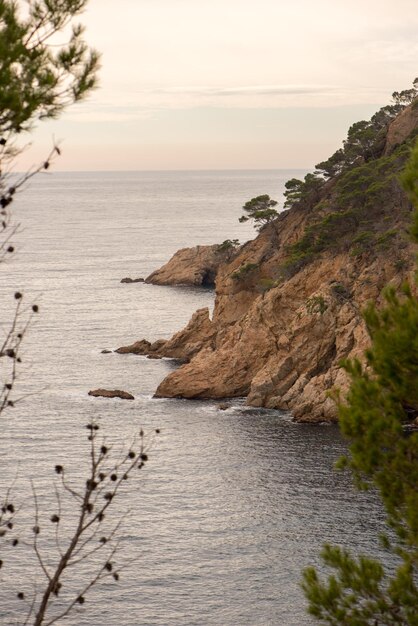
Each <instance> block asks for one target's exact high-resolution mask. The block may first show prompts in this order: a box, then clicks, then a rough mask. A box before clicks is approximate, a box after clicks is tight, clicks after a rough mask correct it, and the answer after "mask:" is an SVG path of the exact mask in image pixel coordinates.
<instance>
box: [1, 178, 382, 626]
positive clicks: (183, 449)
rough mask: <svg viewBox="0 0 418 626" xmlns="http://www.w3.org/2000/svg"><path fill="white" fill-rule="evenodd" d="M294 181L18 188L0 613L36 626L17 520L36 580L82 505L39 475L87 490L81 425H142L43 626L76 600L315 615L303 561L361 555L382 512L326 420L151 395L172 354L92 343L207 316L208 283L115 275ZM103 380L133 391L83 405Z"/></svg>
mask: <svg viewBox="0 0 418 626" xmlns="http://www.w3.org/2000/svg"><path fill="white" fill-rule="evenodd" d="M304 173H305V172H300V171H293V170H292V171H290V170H289V171H284V170H277V171H273V170H269V171H166V172H82V173H79V172H66V173H53V172H49V171H48V172H45V173H43V174H40V175H38V176H37V177H35V178H33V179H32V180H31V181H30V183H27V184H26V185H25V186H24V188H23V189H22V190H21V191H20V192H19V194H18V195H17V196H16V200H15V202H14V203H13V205H12V207H13V220H14V223H15V224H16V225H18V229H17V232H16V233H15V235H14V236H13V244H14V246H15V253H14V254H13V255H11V258H10V259H9V260H8V261H7V262H6V263H3V264H2V265H1V266H0V316H1V317H0V321H1V328H0V331H1V333H2V335H4V334H5V333H6V332H7V329H8V328H9V325H10V323H11V319H12V315H13V311H14V306H15V304H16V300H15V299H14V293H15V292H16V291H19V292H22V293H23V314H22V315H23V317H22V320H21V323H22V324H23V323H24V319H26V317H30V315H31V307H32V305H33V304H36V305H38V307H39V312H38V313H37V314H35V315H33V316H32V319H31V322H30V324H29V327H28V329H27V331H26V335H25V337H24V342H23V348H22V364H21V365H20V369H19V373H18V381H17V387H16V390H15V398H16V399H17V400H18V401H17V402H16V404H15V406H14V407H12V408H10V409H9V410H7V411H5V412H4V413H3V414H2V415H1V417H0V421H1V431H0V432H1V445H0V494H1V495H3V496H4V494H5V493H6V490H7V489H8V488H10V489H11V492H10V495H9V498H10V501H13V503H14V505H15V507H16V517H15V520H14V528H13V529H11V530H10V531H9V532H8V534H7V535H6V536H5V537H3V538H0V558H1V559H2V560H3V567H2V568H1V569H0V624H2V625H3V626H9V625H12V624H19V625H21V624H24V623H29V624H30V623H32V621H31V620H33V615H32V616H31V617H30V618H29V619H28V622H25V620H26V619H27V616H28V615H29V614H30V609H31V603H32V601H33V598H35V599H36V602H38V601H39V599H40V598H41V596H42V591H43V589H44V588H45V585H46V582H47V579H46V574H45V572H44V571H43V568H42V566H41V564H40V562H39V560H38V558H37V557H36V555H35V553H34V534H33V530H32V529H33V527H34V526H35V525H39V528H40V533H39V536H37V548H38V552H39V554H40V559H41V560H42V563H43V567H44V569H45V570H46V572H47V573H50V572H52V571H54V564H56V562H57V559H58V558H59V551H60V550H61V551H62V550H63V549H65V545H67V544H66V541H68V538H69V537H70V536H71V529H72V528H73V526H72V524H74V523H75V521H76V514H77V507H78V500H77V496H74V494H71V493H70V491H69V490H66V489H65V488H64V487H63V484H62V482H61V476H60V475H57V474H56V472H55V471H54V467H55V466H56V465H57V464H61V465H62V466H63V467H64V468H65V479H66V481H67V483H66V484H67V486H70V489H71V490H72V491H74V492H76V493H79V492H80V491H82V490H83V488H84V485H85V480H86V477H87V476H88V469H89V462H90V458H91V457H90V454H91V443H90V442H89V441H88V438H87V437H88V435H89V431H88V430H87V429H86V425H87V424H88V423H89V422H90V420H92V419H93V420H94V421H95V423H96V424H97V425H98V426H99V430H98V431H97V437H98V439H97V441H98V444H100V442H101V441H102V439H101V438H103V441H104V442H105V445H106V446H107V447H108V448H109V449H110V453H109V455H110V456H111V457H112V458H114V459H119V458H121V457H122V456H123V453H124V452H123V451H124V450H125V451H126V450H129V449H131V446H133V447H134V448H135V446H138V445H139V443H138V441H136V442H135V443H132V440H135V437H138V433H139V432H140V431H141V429H142V430H143V432H144V441H145V446H146V453H147V455H148V457H149V458H148V461H147V462H146V463H145V466H144V467H143V468H142V469H141V470H139V469H137V470H135V472H133V473H132V474H131V475H130V477H129V480H127V481H125V482H124V483H123V484H122V486H121V489H120V492H119V494H118V496H117V497H116V498H115V499H114V502H112V508H110V509H109V511H108V512H107V513H106V520H105V522H106V523H107V524H108V526H105V525H103V529H104V530H103V531H102V530H101V529H100V532H99V534H97V533H96V534H94V533H93V534H92V535H91V536H89V541H88V542H87V544H86V546H87V547H86V548H85V550H88V551H89V558H88V559H80V562H79V563H75V564H74V566H73V567H72V568H69V570H68V571H67V572H66V573H65V576H64V577H63V580H62V583H63V587H62V590H61V591H60V594H59V596H58V598H55V597H54V601H53V602H52V603H51V605H50V607H49V612H48V619H49V620H50V621H51V620H52V619H53V618H56V617H57V616H59V615H61V614H62V613H64V612H65V610H66V608H68V606H69V605H70V604H71V603H73V601H74V600H75V599H76V598H77V597H79V596H80V595H83V597H84V598H85V602H84V603H83V604H79V603H78V602H76V603H75V604H74V606H73V607H72V609H71V611H70V612H69V613H68V614H67V615H65V616H63V617H58V619H57V621H56V622H55V623H57V624H59V625H60V624H62V625H63V626H67V625H71V626H116V625H118V626H304V625H308V624H314V623H316V622H315V620H314V619H313V618H312V617H310V616H309V615H308V613H307V603H306V600H305V598H304V595H303V592H302V589H301V578H302V571H303V569H304V568H305V567H308V566H310V565H313V566H315V567H316V568H318V570H319V571H320V572H322V573H323V574H324V573H325V570H324V568H323V566H322V563H321V559H320V551H321V547H322V545H323V544H324V543H332V544H338V545H340V546H342V547H344V548H347V549H351V550H353V551H354V552H363V553H376V551H377V550H378V545H377V535H378V534H379V532H380V531H381V530H382V527H383V514H382V511H381V509H380V507H379V504H378V502H377V500H376V498H375V496H374V494H373V493H370V492H368V493H358V492H357V491H356V490H355V489H354V487H353V484H352V479H351V476H350V475H349V474H348V473H344V472H337V471H336V470H335V469H334V464H335V462H336V461H337V459H338V458H339V457H340V456H341V455H342V454H344V453H345V452H346V451H347V445H346V443H345V441H344V440H343V439H342V437H341V435H340V433H339V430H338V427H336V426H330V425H307V424H297V423H294V422H293V421H292V416H291V415H290V414H289V413H287V412H282V411H272V410H266V409H258V408H251V407H248V406H246V405H245V399H243V398H238V399H233V400H231V401H230V403H229V404H230V406H229V408H228V409H227V410H225V411H221V410H219V408H218V404H219V402H217V401H200V400H195V401H190V400H181V399H155V398H153V394H154V392H155V389H156V388H157V386H158V384H159V382H160V381H161V380H162V379H163V378H164V377H165V376H166V375H167V374H168V373H169V372H171V371H172V370H173V369H174V368H176V367H178V364H177V363H176V362H175V361H172V360H168V359H163V360H151V359H147V358H145V357H142V356H136V355H132V354H128V355H121V354H117V353H114V352H110V353H103V352H102V351H103V350H110V351H113V350H114V349H116V348H118V347H119V346H121V345H127V344H130V343H132V342H134V341H136V340H139V339H142V338H146V339H148V340H156V339H158V338H169V337H170V336H171V335H172V334H173V333H174V332H176V331H178V330H179V329H181V328H182V327H183V326H184V325H185V324H186V323H187V322H188V320H189V318H190V317H191V315H192V313H193V312H194V311H195V310H196V309H198V308H202V307H209V309H210V310H212V308H213V304H214V292H213V291H212V290H210V289H207V288H201V287H196V288H191V287H180V286H179V287H160V286H153V285H148V284H144V283H133V284H123V283H121V282H120V281H121V279H122V278H124V277H131V278H138V277H146V276H147V275H148V274H150V273H151V272H152V271H153V270H155V269H156V268H158V267H160V266H161V265H162V264H163V263H165V262H166V261H167V260H168V259H169V258H170V257H171V255H172V254H173V253H174V252H176V250H178V249H179V248H183V247H188V246H194V245H197V244H202V245H203V244H213V243H221V242H222V241H224V240H225V239H239V240H240V241H241V242H244V241H247V240H248V239H250V238H253V237H254V235H255V231H254V229H253V227H252V225H251V224H250V223H245V224H241V223H239V222H238V218H239V217H240V215H241V214H242V206H243V204H244V203H245V202H246V201H247V200H249V199H250V198H252V197H255V196H257V195H260V194H269V195H270V196H271V197H272V198H274V199H276V200H278V202H279V207H282V206H283V190H284V183H285V182H286V180H288V179H289V178H292V177H300V176H301V175H303V174H304ZM25 316H26V317H25ZM98 387H103V388H106V389H122V390H125V391H128V392H130V393H132V394H133V395H134V397H135V399H134V400H133V401H123V400H119V399H105V398H93V397H90V396H89V395H88V391H89V390H91V389H95V388H98ZM156 430H159V431H160V432H159V433H156ZM102 443H103V442H102ZM136 450H138V448H136ZM54 514H55V515H57V514H59V517H60V519H61V521H60V523H59V524H56V523H55V524H54V523H53V522H52V521H51V516H52V515H54ZM119 522H121V525H120V526H118V528H117V529H116V532H115V535H114V537H115V540H116V539H117V551H116V553H115V554H112V553H111V552H109V551H108V552H106V550H110V548H109V546H108V545H102V544H100V545H101V546H102V547H101V548H100V550H99V549H98V545H99V539H100V537H101V533H102V532H103V533H105V534H106V533H107V536H108V537H110V535H111V533H112V530H109V528H110V527H111V525H112V524H113V525H114V526H113V527H116V526H117V525H118V524H119ZM103 524H104V522H103ZM106 529H107V530H106ZM13 538H15V539H16V538H17V539H18V542H19V543H18V544H17V545H15V546H13ZM110 543H111V542H110ZM83 554H84V553H83ZM80 556H81V554H80ZM109 560H110V561H111V562H112V567H113V570H112V572H113V573H115V572H119V568H120V577H119V580H118V581H116V580H114V578H113V577H112V576H110V575H109V576H108V577H106V578H104V579H103V580H101V579H100V580H98V582H97V583H96V584H95V585H94V586H93V587H92V588H91V589H89V590H88V591H86V592H84V590H85V587H86V585H88V583H89V581H90V580H92V578H94V577H95V575H96V574H97V572H99V571H100V569H101V568H102V567H103V565H104V564H105V563H106V562H108V561H109ZM106 571H107V570H106ZM108 573H109V572H108ZM18 593H24V599H23V600H22V599H19V598H18V597H17V594H18ZM50 621H48V620H47V621H45V623H50Z"/></svg>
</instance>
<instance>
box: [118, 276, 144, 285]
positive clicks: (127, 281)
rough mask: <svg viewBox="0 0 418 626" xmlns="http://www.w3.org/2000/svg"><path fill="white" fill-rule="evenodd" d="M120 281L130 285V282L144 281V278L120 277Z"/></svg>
mask: <svg viewBox="0 0 418 626" xmlns="http://www.w3.org/2000/svg"><path fill="white" fill-rule="evenodd" d="M120 282H121V283H127V284H128V285H130V284H131V283H144V282H145V278H129V277H126V278H122V280H121V281H120Z"/></svg>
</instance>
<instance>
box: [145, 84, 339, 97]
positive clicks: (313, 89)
mask: <svg viewBox="0 0 418 626" xmlns="http://www.w3.org/2000/svg"><path fill="white" fill-rule="evenodd" d="M339 89H340V88H339V87H332V86H326V85H247V86H242V87H172V88H166V87H161V88H155V89H144V90H142V93H144V94H167V95H168V94H172V95H175V94H181V95H190V96H211V97H213V96H215V97H216V96H219V97H228V96H275V95H276V96H287V95H300V94H305V95H306V94H320V93H323V94H328V93H330V91H338V90H339ZM138 93H141V91H140V92H138Z"/></svg>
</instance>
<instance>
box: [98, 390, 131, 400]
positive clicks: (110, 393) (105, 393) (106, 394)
mask: <svg viewBox="0 0 418 626" xmlns="http://www.w3.org/2000/svg"><path fill="white" fill-rule="evenodd" d="M88 395H89V396H93V397H94V398H120V399H121V400H135V398H134V396H133V395H132V394H131V393H128V392H127V391H122V390H121V389H113V390H110V389H93V390H92V391H89V393H88Z"/></svg>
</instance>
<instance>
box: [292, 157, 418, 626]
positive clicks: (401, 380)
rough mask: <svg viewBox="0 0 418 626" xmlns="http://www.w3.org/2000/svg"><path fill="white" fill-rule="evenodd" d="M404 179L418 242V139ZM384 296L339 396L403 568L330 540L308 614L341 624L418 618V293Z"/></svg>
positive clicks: (355, 460)
mask: <svg viewBox="0 0 418 626" xmlns="http://www.w3.org/2000/svg"><path fill="white" fill-rule="evenodd" d="M402 178H403V184H404V186H405V189H406V190H407V191H408V193H409V194H410V197H411V199H412V201H413V203H414V205H415V207H416V209H415V212H414V217H413V224H412V228H411V234H412V237H413V238H414V240H415V241H416V242H417V243H418V145H417V146H416V148H415V150H414V151H413V153H412V156H411V158H410V161H409V163H408V165H407V168H406V170H405V172H404V174H403V177H402ZM417 276H418V274H417ZM417 282H418V279H417ZM385 300H386V303H385V306H384V307H383V308H382V309H380V310H379V309H377V308H376V307H375V306H374V305H372V304H371V305H369V306H368V307H367V308H366V310H365V312H364V319H365V322H366V324H367V327H368V330H369V333H370V337H371V347H370V349H369V350H368V351H367V352H366V354H365V360H366V366H363V365H362V364H361V363H360V362H359V361H358V360H354V361H347V362H345V363H344V367H345V369H346V371H347V372H348V374H349V376H350V378H351V386H350V389H349V392H348V395H347V398H346V399H345V400H344V401H343V400H341V399H338V404H339V416H340V428H341V431H342V433H343V434H344V435H345V436H346V437H347V438H348V439H349V441H350V455H349V458H344V459H342V460H341V461H340V463H339V465H340V466H348V467H349V468H350V469H351V471H352V472H353V475H354V478H355V481H356V485H357V486H358V488H360V489H367V488H370V487H373V488H374V489H375V490H377V494H378V496H379V497H380V500H381V503H382V505H383V507H384V509H385V512H386V522H387V527H388V528H387V533H386V534H385V535H384V536H382V537H381V542H382V544H383V547H384V548H385V550H386V551H387V553H388V555H390V557H391V558H390V560H391V561H392V564H393V563H394V564H395V566H394V568H391V569H388V568H387V567H386V566H385V565H384V564H383V563H382V562H381V561H380V560H378V559H377V558H371V557H369V556H364V555H358V556H353V555H352V554H351V553H350V552H349V551H347V550H345V549H342V548H340V547H338V546H330V545H325V546H324V548H323V551H322V559H323V561H324V563H325V565H326V566H328V567H329V568H330V569H331V570H332V573H331V574H330V575H329V577H328V579H327V580H325V581H324V580H321V578H320V577H319V576H318V573H317V571H316V570H315V569H314V568H313V567H309V568H307V569H306V570H305V571H304V573H303V582H302V588H303V590H304V593H305V596H306V598H307V600H308V602H309V607H308V611H309V613H310V614H311V615H313V616H314V617H316V618H318V619H319V620H320V621H321V622H322V623H327V624H332V625H335V626H336V625H339V626H340V625H342V624H343V625H344V624H346V625H350V626H380V625H387V626H389V625H391V626H393V625H395V624H402V625H405V626H416V625H418V432H417V431H416V430H414V426H413V425H412V424H413V423H415V426H416V425H417V423H418V419H417V416H418V299H417V297H416V295H415V294H414V291H413V289H411V287H410V286H409V285H405V286H404V287H403V288H402V289H401V290H400V293H397V292H396V291H395V289H393V288H391V287H390V288H389V287H388V288H386V291H385Z"/></svg>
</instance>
